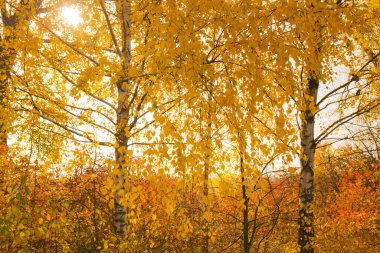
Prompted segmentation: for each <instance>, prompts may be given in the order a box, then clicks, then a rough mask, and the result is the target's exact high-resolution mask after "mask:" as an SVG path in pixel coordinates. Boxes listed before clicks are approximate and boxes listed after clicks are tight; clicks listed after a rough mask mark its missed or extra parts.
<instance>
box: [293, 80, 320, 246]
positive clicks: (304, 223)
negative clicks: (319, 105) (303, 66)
mask: <svg viewBox="0 0 380 253" xmlns="http://www.w3.org/2000/svg"><path fill="white" fill-rule="evenodd" d="M318 87H319V80H318V78H316V77H315V76H312V77H311V78H310V79H309V80H308V84H307V89H306V92H305V95H304V96H305V100H306V109H305V111H303V112H302V113H303V115H304V116H305V118H304V120H303V121H302V125H301V146H302V150H303V152H302V153H301V154H302V155H301V174H300V182H299V220H298V222H299V230H298V245H299V247H300V252H302V253H312V252H314V242H313V241H314V212H313V206H312V205H313V200H314V155H315V148H316V145H315V139H314V125H315V114H314V113H313V112H312V110H311V108H312V107H313V106H314V108H315V107H316V101H317V94H318Z"/></svg>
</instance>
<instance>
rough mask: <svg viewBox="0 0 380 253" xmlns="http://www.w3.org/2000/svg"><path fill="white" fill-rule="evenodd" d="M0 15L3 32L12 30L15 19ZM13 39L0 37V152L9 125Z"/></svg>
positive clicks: (14, 25)
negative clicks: (9, 90)
mask: <svg viewBox="0 0 380 253" xmlns="http://www.w3.org/2000/svg"><path fill="white" fill-rule="evenodd" d="M3 15H4V13H2V22H3V30H13V29H15V27H16V24H17V23H16V21H17V17H16V16H15V14H14V15H12V16H11V17H6V16H5V17H4V16H3ZM14 40H15V37H14V36H13V35H12V34H11V35H7V36H4V37H2V36H0V152H3V151H5V150H6V149H7V139H8V131H7V125H9V122H8V119H7V118H8V117H7V114H8V113H9V112H8V111H7V110H8V109H7V98H8V93H7V92H8V87H9V79H10V71H11V69H12V66H13V64H14V59H15V57H16V49H15V48H13V47H12V46H13V44H14V42H13V41H14Z"/></svg>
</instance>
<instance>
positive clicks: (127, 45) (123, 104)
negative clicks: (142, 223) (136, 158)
mask: <svg viewBox="0 0 380 253" xmlns="http://www.w3.org/2000/svg"><path fill="white" fill-rule="evenodd" d="M118 12H119V15H120V20H121V31H122V45H121V55H120V56H121V61H122V71H123V76H121V77H120V79H119V81H118V83H117V92H118V105H117V128H116V143H117V145H116V146H117V148H115V159H116V163H117V168H116V173H115V176H114V184H115V200H114V207H115V214H114V215H115V216H114V222H115V224H114V226H115V232H116V234H117V235H119V236H120V237H122V238H123V237H125V235H126V226H127V222H126V215H127V208H126V207H125V205H123V204H122V202H123V201H122V198H123V197H124V196H125V194H126V189H125V182H126V176H127V173H128V167H129V164H128V161H127V160H128V158H126V155H127V153H126V151H127V149H128V141H129V139H128V132H129V129H128V121H129V118H130V115H129V114H130V112H129V108H128V99H129V94H130V87H129V80H128V78H127V77H128V67H129V65H130V63H131V34H130V25H131V3H130V1H129V0H121V1H120V2H119V4H118Z"/></svg>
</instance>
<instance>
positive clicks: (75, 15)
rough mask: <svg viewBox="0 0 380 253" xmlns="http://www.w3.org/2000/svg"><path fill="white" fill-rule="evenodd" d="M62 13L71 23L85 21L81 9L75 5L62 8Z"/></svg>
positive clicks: (75, 23)
mask: <svg viewBox="0 0 380 253" xmlns="http://www.w3.org/2000/svg"><path fill="white" fill-rule="evenodd" d="M61 15H62V18H63V19H64V21H65V22H66V23H68V24H70V25H74V26H75V25H78V24H79V23H81V22H82V21H83V20H82V17H81V16H80V11H79V10H78V9H76V8H75V7H64V8H62V11H61Z"/></svg>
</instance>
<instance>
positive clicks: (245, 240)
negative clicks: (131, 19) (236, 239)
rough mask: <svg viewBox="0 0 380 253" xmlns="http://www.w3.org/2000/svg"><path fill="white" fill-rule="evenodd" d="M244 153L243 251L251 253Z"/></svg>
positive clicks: (241, 168) (241, 165) (242, 176)
mask: <svg viewBox="0 0 380 253" xmlns="http://www.w3.org/2000/svg"><path fill="white" fill-rule="evenodd" d="M242 156H243V154H240V172H241V183H242V186H241V190H242V193H243V200H244V209H243V252H244V253H249V251H250V248H251V245H250V242H249V216H248V214H249V198H248V196H247V186H246V185H245V176H244V167H243V157H242Z"/></svg>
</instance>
